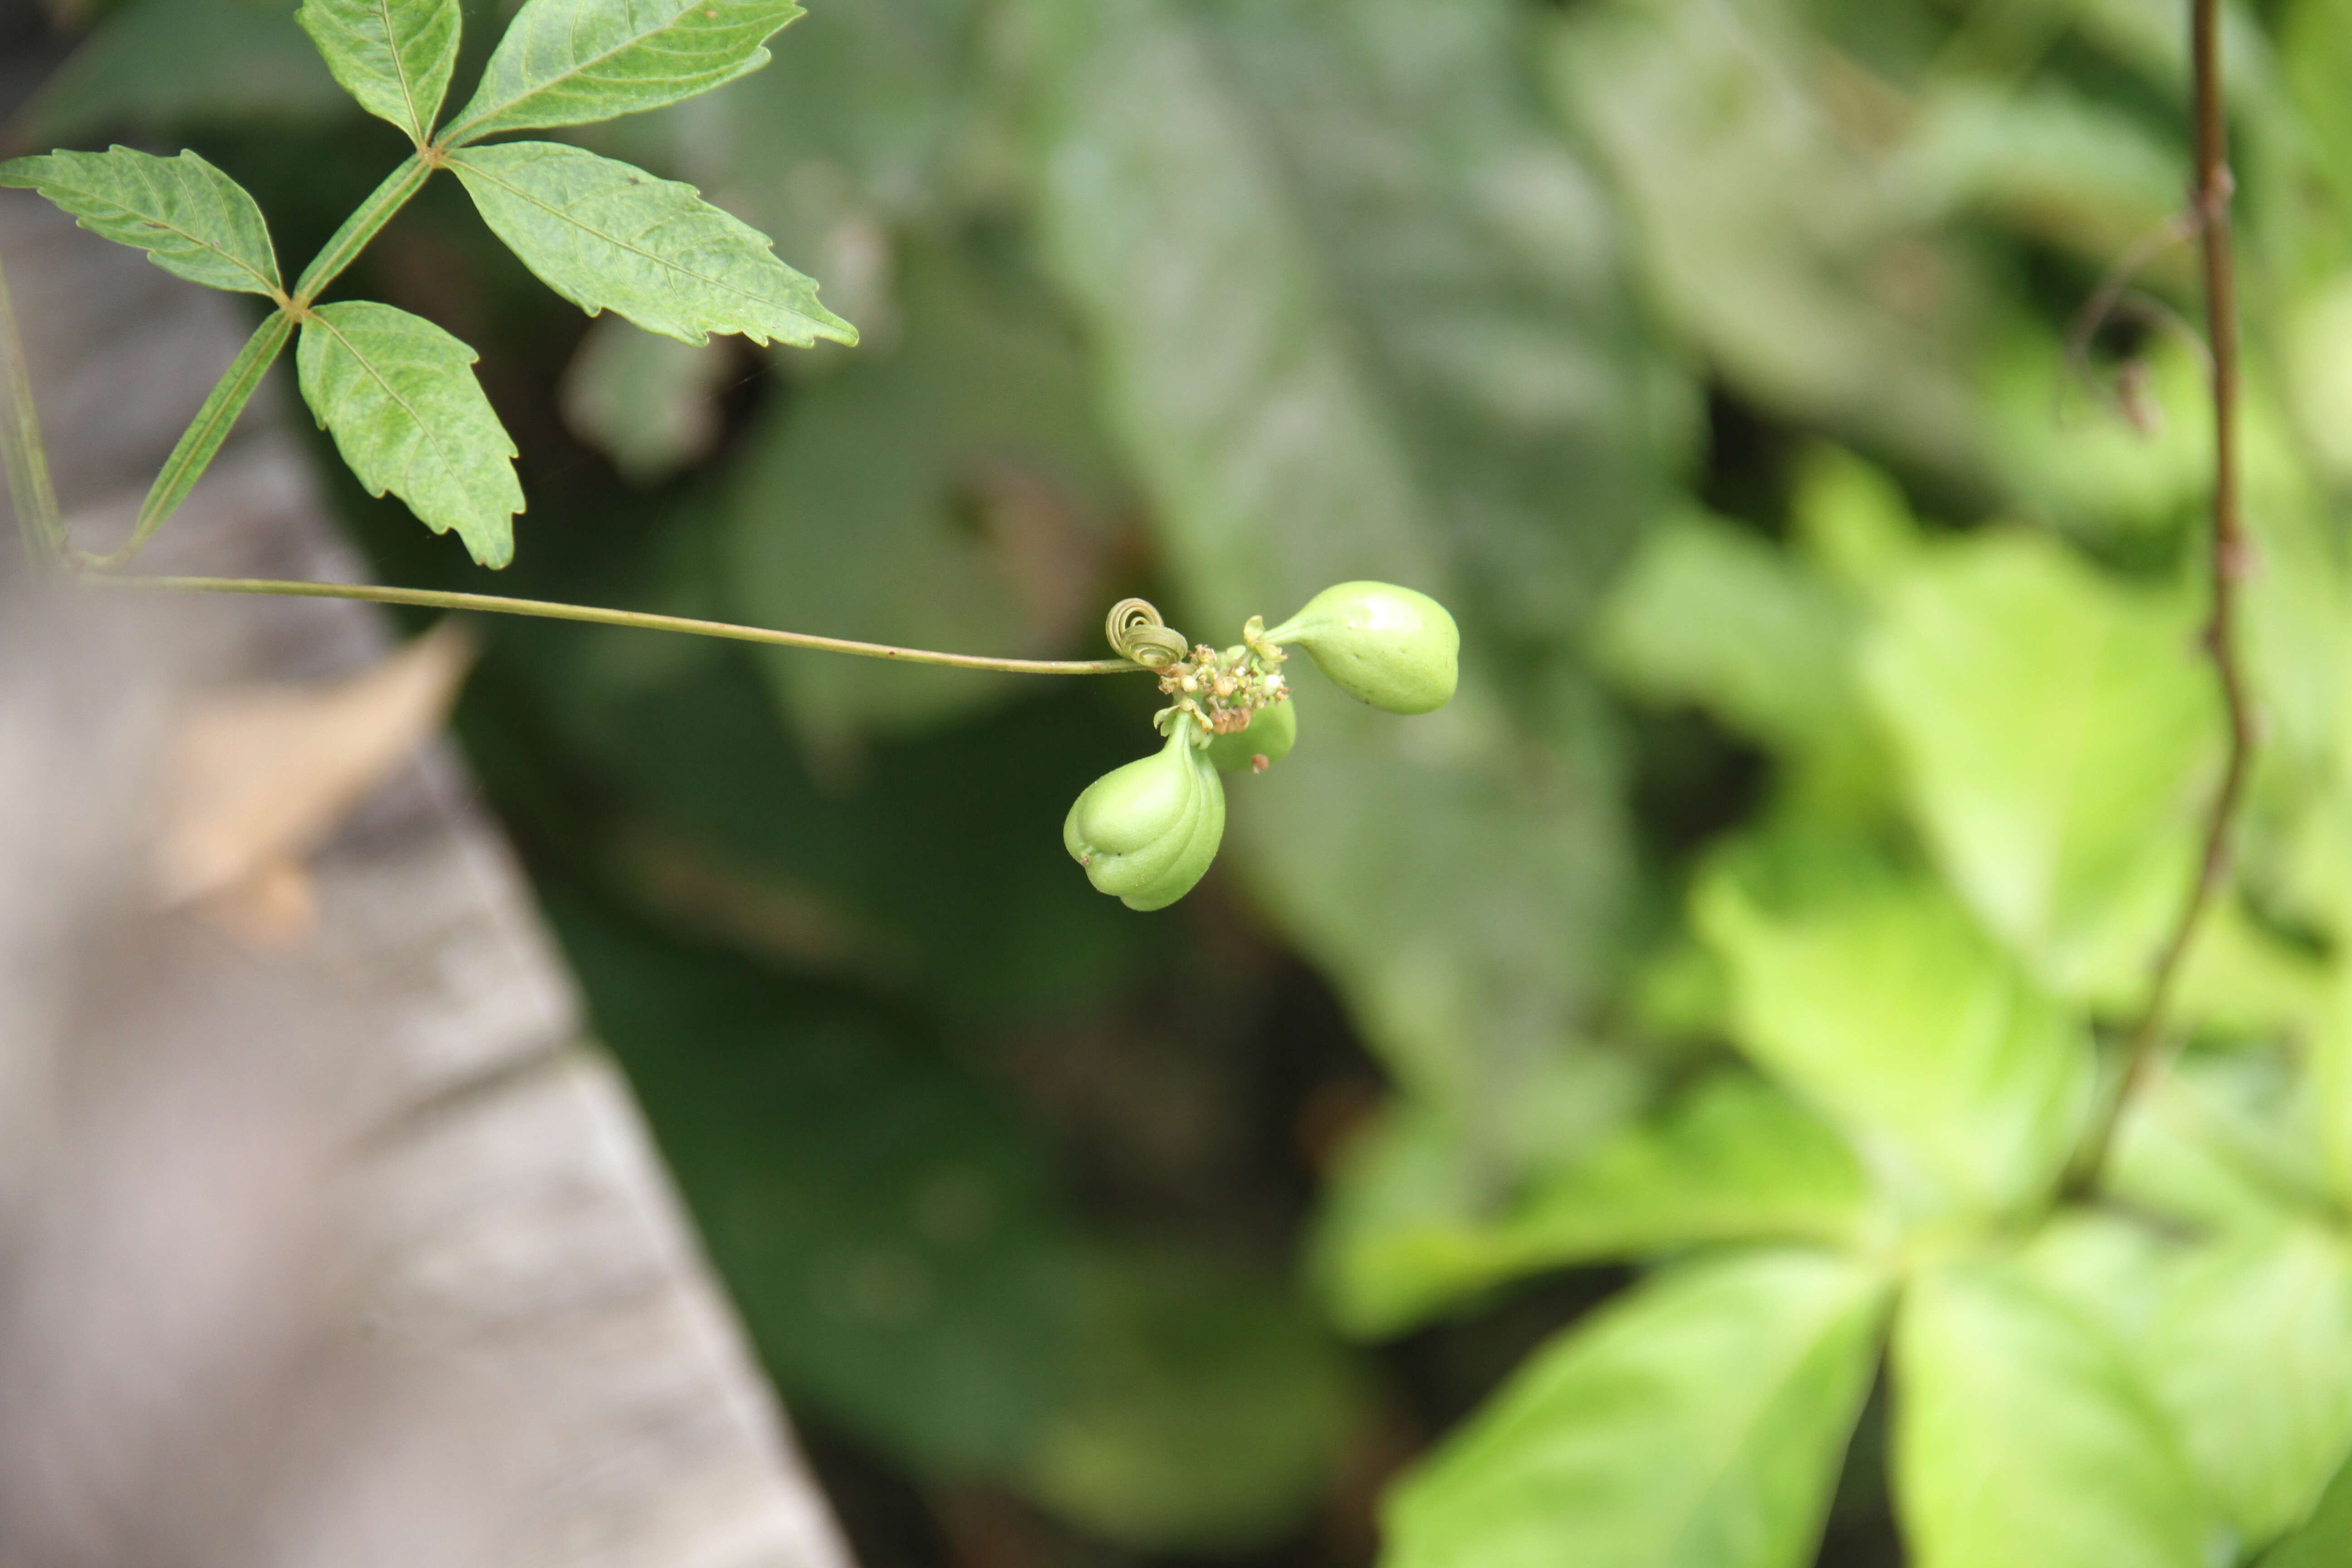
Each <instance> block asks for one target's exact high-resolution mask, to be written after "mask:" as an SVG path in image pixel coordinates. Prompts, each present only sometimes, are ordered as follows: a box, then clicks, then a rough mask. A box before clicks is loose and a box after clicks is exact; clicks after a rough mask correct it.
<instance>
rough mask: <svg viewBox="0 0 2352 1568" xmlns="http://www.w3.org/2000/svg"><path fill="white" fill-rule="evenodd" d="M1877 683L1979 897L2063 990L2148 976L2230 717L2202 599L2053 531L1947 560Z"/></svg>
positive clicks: (1894, 612) (1884, 629)
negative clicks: (2210, 658)
mask: <svg viewBox="0 0 2352 1568" xmlns="http://www.w3.org/2000/svg"><path fill="white" fill-rule="evenodd" d="M1863 675H1864V684H1865V686H1866V688H1867V689H1868V691H1869V694H1870V697H1871V699H1872V700H1873V703H1874V707H1875V709H1876V710H1877V713H1878V717H1879V720H1880V721H1881V723H1882V724H1883V726H1884V727H1885V731H1886V732H1887V734H1888V735H1889V736H1890V737H1891V738H1892V739H1893V741H1894V742H1895V749H1896V751H1897V752H1898V753H1899V755H1900V757H1901V760H1902V762H1903V763H1904V764H1905V784H1906V794H1907V795H1908V798H1909V800H1910V802H1911V804H1912V806H1913V809H1914V811H1915V813H1916V816H1917V817H1918V820H1919V822H1920V825H1921V826H1922V827H1924V828H1925V830H1926V832H1927V838H1928V841H1929V843H1930V844H1931V845H1932V846H1933V847H1934V849H1935V851H1936V855H1937V858H1938V860H1940V861H1941V862H1942V864H1943V867H1944V869H1945V871H1946V873H1947V874H1948V876H1949V877H1950V878H1951V880H1952V883H1953V885H1954V886H1955V887H1957V888H1958V889H1959V891H1960V894H1961V896H1962V897H1963V898H1965V899H1966V900H1968V902H1969V906H1970V907H1971V908H1972V909H1974V910H1976V912H1977V913H1978V915H1979V917H1980V918H1981V919H1982V920H1983V921H1985V923H1986V924H1987V925H1988V926H1989V927H1990V928H1991V929H1992V931H1995V932H1996V933H1998V934H1999V935H2000V937H2001V938H2002V939H2004V940H2005V941H2006V942H2009V943H2010V944H2011V946H2012V947H2013V948H2014V949H2015V950H2016V951H2017V952H2018V953H2019V954H2020V955H2021V956H2022V957H2023V958H2024V959H2025V961H2026V962H2027V963H2029V964H2030V965H2032V968H2033V969H2034V971H2035V973H2038V974H2039V975H2040V976H2041V977H2042V980H2043V981H2044V983H2045V984H2050V985H2051V986H2053V988H2055V989H2056V990H2058V991H2059V992H2060V993H2061V994H2066V995H2070V996H2081V995H2084V994H2095V993H2096V992H2097V991H2098V990H2099V989H2100V988H2101V986H2102V985H2103V984H2105V983H2107V981H2108V978H2109V977H2110V976H2112V975H2114V974H2115V973H2117V972H2118V971H2122V972H2125V973H2128V974H2135V975H2136V974H2139V973H2144V972H2145V966H2146V964H2147V959H2148V956H2149V955H2150V954H2151V953H2153V952H2155V951H2156V947H2157V944H2158V942H2159V941H2160V940H2161V937H2162V935H2163V932H2164V931H2165V929H2166V928H2167V927H2168V924H2169V922H2170V921H2171V920H2172V919H2173V916H2174V914H2175V913H2176V912H2177V910H2179V903H2180V900H2181V898H2182V897H2183V895H2184V894H2185V893H2186V891H2187V889H2188V887H2189V879H2190V877H2191V876H2192V874H2193V872H2194V864H2195V860H2196V856H2197V832H2196V828H2197V819H2198V816H2199V814H2200V811H2201V810H2202V808H2203V806H2204V805H2205V803H2206V801H2207V800H2208V798H2209V797H2210V792H2211V789H2212V788H2213V785H2214V764H2215V763H2216V762H2217V761H2218V758H2219V752H2220V747H2219V741H2220V729H2219V724H2218V706H2219V704H2218V700H2217V698H2216V695H2215V692H2214V689H2213V683H2212V679H2211V677H2210V674H2209V672H2207V671H2206V670H2205V669H2204V668H2202V667H2201V665H2200V655H2199V652H2198V643H2197V637H2196V625H2195V620H2194V616H2193V614H2192V613H2191V607H2190V606H2189V605H2188V604H2186V603H2185V602H2182V601H2180V600H2179V599H2178V598H2176V597H2174V596H2169V595H2155V594H2151V593H2148V592H2147V591H2144V590H2134V589H2130V588H2126V587H2125V586H2123V585H2122V584H2117V583H2116V582H2114V581H2112V580H2110V579H2108V578H2105V577H2103V576H2102V575H2100V574H2098V573H2097V572H2096V571H2095V570H2094V569H2093V568H2091V567H2090V566H2088V565H2086V564H2084V563H2083V562H2082V561H2081V560H2079V559H2077V558H2076V557H2075V556H2074V555H2072V554H2070V553H2069V552H2067V550H2066V547H2065V546H2064V545H2063V544H2061V543H2059V542H2056V541H2054V540H2053V539H2051V538H2049V537H2047V536H2045V535H2040V534H2028V533H2023V532H2015V531H2011V532H2000V533H1993V534H1989V535H1985V536H1981V537H1979V538H1977V539H1973V540H1970V541H1969V542H1964V543H1959V544H1955V545H1951V546H1949V547H1947V548H1945V549H1942V550H1939V551H1936V552H1931V553H1930V554H1929V555H1927V557H1926V558H1925V559H1923V560H1922V562H1921V563H1919V565H1918V566H1917V567H1916V568H1915V569H1914V570H1913V572H1912V573H1910V574H1908V576H1907V579H1906V581H1904V582H1903V583H1901V584H1899V585H1897V586H1896V587H1895V588H1894V589H1893V590H1892V592H1891V593H1890V595H1889V598H1888V601H1887V603H1886V605H1885V616H1884V619H1883V620H1882V622H1881V623H1880V625H1879V626H1877V627H1876V628H1875V629H1874V632H1873V633H1872V634H1871V636H1870V637H1869V638H1868V640H1867V642H1866V644H1865V647H1864V652H1863Z"/></svg>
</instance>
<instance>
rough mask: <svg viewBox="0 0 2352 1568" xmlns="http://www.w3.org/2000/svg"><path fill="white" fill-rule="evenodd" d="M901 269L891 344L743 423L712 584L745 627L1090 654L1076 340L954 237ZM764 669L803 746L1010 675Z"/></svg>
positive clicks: (1094, 601) (952, 704) (1092, 624)
mask: <svg viewBox="0 0 2352 1568" xmlns="http://www.w3.org/2000/svg"><path fill="white" fill-rule="evenodd" d="M904 272H905V277H904V281H903V292H904V307H905V310H906V316H905V319H904V321H903V323H902V325H901V329H900V331H899V333H898V343H897V344H896V345H895V347H886V348H883V349H880V350H870V351H867V352H866V353H863V354H861V355H860V356H859V358H858V359H857V360H856V363H852V364H849V365H845V366H844V367H842V368H841V369H839V370H838V371H836V372H835V374H831V375H828V376H826V377H825V378H824V380H822V381H821V382H819V383H817V384H814V385H812V386H810V387H807V388H806V389H804V390H803V392H802V393H801V394H800V395H798V396H796V397H795V398H793V400H792V401H791V402H790V403H789V404H787V405H783V406H782V407H781V408H779V409H778V410H777V411H776V413H775V414H773V415H772V416H770V417H768V418H767V419H765V420H763V421H762V422H761V425H760V426H757V427H756V428H755V429H754V431H753V433H752V436H751V442H750V451H749V453H748V455H747V458H746V460H745V462H744V464H743V466H742V468H740V470H739V471H738V473H737V475H736V476H735V479H734V482H733V483H732V485H731V486H730V490H729V493H728V500H727V514H726V515H727V523H726V546H725V548H726V550H727V555H728V561H729V566H730V570H729V572H728V575H727V578H726V583H727V589H728V593H727V596H728V598H729V600H730V602H731V603H732V604H733V605H735V606H736V607H737V608H738V609H740V612H741V613H742V614H744V615H746V616H749V617H750V618H751V619H753V620H756V621H759V622H761V624H763V625H769V626H797V627H802V628H804V629H807V630H813V631H822V632H826V633H830V634H833V635H837V636H842V637H864V638H867V639H870V640H874V641H880V642H889V643H898V644H902V645H909V646H913V647H950V648H961V649H963V650H965V651H968V652H972V653H996V654H1005V655H1024V654H1028V655H1074V654H1079V653H1096V652H1101V651H1104V650H1103V649H1102V648H1101V646H1100V643H1099V640H1098V639H1099V637H1100V636H1101V630H1100V626H1101V622H1100V616H1101V614H1102V611H1103V610H1104V608H1105V607H1107V605H1108V595H1107V594H1106V592H1105V591H1104V586H1103V581H1102V571H1103V566H1104V563H1105V556H1106V548H1107V540H1106V538H1105V531H1106V529H1105V518H1106V514H1107V513H1108V510H1109V509H1110V507H1111V505H1112V502H1113V500H1114V498H1115V497H1116V494H1117V490H1116V480H1115V479H1114V477H1113V466H1112V464H1111V462H1110V461H1109V459H1108V458H1107V457H1106V455H1105V453H1104V450H1103V447H1102V446H1101V445H1100V441H1099V437H1097V434H1096V426H1095V424H1094V419H1093V416H1092V413H1091V410H1090V408H1089V406H1088V399H1087V383H1086V376H1085V372H1084V367H1083V363H1082V362H1081V360H1080V358H1079V356H1078V353H1077V348H1076V343H1075V342H1073V341H1072V340H1071V339H1070V337H1069V335H1068V333H1067V331H1066V329H1065V328H1064V327H1063V325H1062V323H1061V322H1059V321H1056V320H1055V318H1054V317H1053V316H1052V315H1051V314H1049V313H1047V312H1045V311H1044V310H1039V309H1038V308H1037V307H1036V305H1035V302H1034V300H1023V299H1022V298H1021V296H1020V294H1019V292H1018V291H1017V289H1011V288H1009V287H1006V286H1003V284H1002V282H1001V280H999V279H994V278H993V277H992V276H991V275H989V274H988V273H987V272H985V271H984V270H983V269H982V268H980V267H979V266H978V264H977V263H975V262H974V261H973V260H972V259H971V258H970V257H969V256H967V255H966V254H964V253H963V252H962V251H961V249H959V248H957V247H949V246H910V247H908V259H907V262H906V265H905V268H904ZM761 669H762V671H763V673H765V674H766V675H767V677H768V678H769V679H770V680H771V681H772V683H773V684H774V688H775V689H776V691H777V693H778V695H779V696H780V697H781V698H782V701H783V703H784V705H785V707H786V709H787V710H788V711H789V712H790V713H791V714H792V715H793V719H794V720H795V721H797V722H798V724H799V725H800V726H801V727H802V729H803V731H804V732H805V733H807V734H808V735H809V736H810V738H811V739H812V740H814V741H815V742H818V744H819V746H820V748H821V749H838V748H839V747H840V746H842V745H844V744H845V743H847V742H850V741H852V740H854V739H855V738H856V734H857V733H858V732H859V731H881V732H886V733H887V732H892V731H897V732H901V733H903V732H907V731H912V730H915V729H918V728H919V727H921V726H923V725H925V724H929V723H936V722H938V721H940V720H942V719H945V718H947V717H949V716H950V715H953V714H955V713H958V712H961V711H966V710H970V709H971V708H972V707H974V706H978V705H985V704H991V703H996V702H1001V701H1002V700H1003V698H1004V696H1005V694H1006V692H1007V691H1008V690H1010V689H1014V687H1015V684H1016V683H1017V681H1018V680H1019V679H1022V678H1017V677H997V676H990V675H984V674H980V673H976V672H973V671H970V670H939V669H923V668H912V667H908V666H899V665H889V664H884V663H881V662H880V661H877V660H868V659H855V658H824V657H823V656H818V657H815V658H812V657H810V656H809V655H807V654H805V653H794V652H782V651H780V652H778V653H776V654H775V655H773V656H772V657H770V656H762V657H761ZM1138 691H1139V699H1138V700H1139V701H1140V700H1141V699H1142V697H1144V696H1149V695H1150V693H1149V691H1148V690H1147V689H1144V687H1142V686H1140V685H1139V687H1138ZM1137 737H1138V741H1137V746H1138V750H1139V751H1141V750H1143V749H1145V748H1144V746H1143V742H1146V741H1149V740H1150V732H1149V731H1148V729H1146V728H1144V727H1143V726H1142V725H1141V721H1140V719H1139V727H1138V730H1137ZM1064 805H1065V807H1066V805H1067V803H1066V802H1065V803H1064ZM1063 869H1064V870H1065V871H1069V870H1072V869H1073V868H1069V867H1064V868H1063Z"/></svg>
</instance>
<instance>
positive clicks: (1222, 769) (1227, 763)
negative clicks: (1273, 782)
mask: <svg viewBox="0 0 2352 1568" xmlns="http://www.w3.org/2000/svg"><path fill="white" fill-rule="evenodd" d="M1297 739H1298V710H1297V704H1295V703H1291V702H1269V703H1267V704H1266V705H1265V707H1263V708H1261V709H1259V710H1257V711H1256V712H1255V713H1253V714H1251V715H1250V721H1249V727H1248V728H1247V729H1244V730H1236V731H1234V732H1233V733H1232V734H1230V735H1219V736H1217V737H1216V738H1215V739H1214V740H1213V741H1211V742H1209V749H1208V752H1207V756H1208V759H1209V763H1210V765H1211V766H1213V767H1214V768H1215V769H1216V770H1217V771H1218V772H1219V773H1240V772H1241V771H1242V770H1243V769H1244V768H1247V767H1252V766H1254V765H1255V762H1256V759H1257V758H1259V757H1264V758H1265V760H1266V762H1267V763H1278V762H1280V761H1282V759H1283V758H1285V757H1286V756H1288V755H1289V754H1290V748H1291V746H1292V744H1293V743H1294V742H1297Z"/></svg>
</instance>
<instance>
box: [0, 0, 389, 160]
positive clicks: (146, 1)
mask: <svg viewBox="0 0 2352 1568" xmlns="http://www.w3.org/2000/svg"><path fill="white" fill-rule="evenodd" d="M351 108H352V100H350V99H349V98H347V97H345V96H344V95H343V92H342V89H341V88H339V87H338V86H337V85H336V84H335V79H334V78H333V76H331V74H329V72H328V70H327V68H326V65H325V62H323V61H321V60H320V58H319V51H318V50H316V49H314V48H312V47H310V44H309V43H308V42H307V41H306V40H305V39H304V38H303V37H302V35H301V34H300V32H299V31H298V30H296V29H295V28H292V27H289V26H287V25H286V9H285V6H284V5H282V4H262V5H257V4H255V3H254V0H130V3H129V4H127V5H120V6H113V7H109V8H107V9H106V10H105V12H104V16H103V19H102V20H101V21H100V23H99V24H98V26H97V27H96V28H95V29H94V30H92V32H91V33H90V34H89V37H86V38H84V39H83V40H82V42H81V45H80V47H78V48H77V49H75V50H74V52H73V54H72V55H71V56H69V57H68V58H67V60H66V62H65V63H64V64H63V65H61V66H59V67H58V69H57V71H56V74H54V75H52V76H51V77H50V78H49V79H48V80H47V82H45V83H43V84H42V87H41V89H40V91H39V93H38V94H37V96H36V97H35V98H34V100H33V101H32V102H31V103H30V104H29V105H27V106H26V110H25V111H24V120H23V122H22V123H23V125H24V128H25V132H26V135H27V136H28V137H32V138H37V139H38V140H40V141H58V142H68V141H79V140H82V139H84V138H87V137H89V136H91V135H93V134H103V133H106V132H117V133H119V132H123V131H124V130H126V129H127V128H130V127H134V126H135V127H137V128H139V129H142V130H152V131H158V132H162V131H166V130H170V129H173V128H175V127H177V126H180V125H183V124H185V123H187V122H189V121H194V120H198V119H203V120H209V121H234V120H243V119H252V120H257V121H279V122H317V121H325V120H331V119H336V118H341V117H348V115H349V113H350V110H351Z"/></svg>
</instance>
